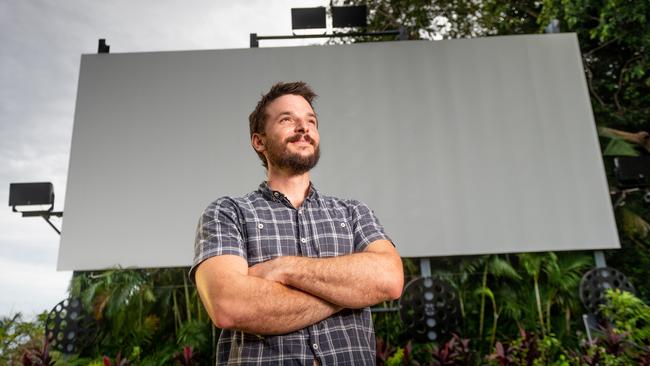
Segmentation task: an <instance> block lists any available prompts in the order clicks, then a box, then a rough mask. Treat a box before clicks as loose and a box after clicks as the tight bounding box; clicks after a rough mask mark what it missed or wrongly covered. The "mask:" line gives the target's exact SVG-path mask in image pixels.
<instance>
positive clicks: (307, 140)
mask: <svg viewBox="0 0 650 366" xmlns="http://www.w3.org/2000/svg"><path fill="white" fill-rule="evenodd" d="M287 143H303V144H309V145H313V144H314V140H313V139H312V138H311V137H309V135H303V134H297V135H293V136H291V137H289V138H288V139H287Z"/></svg>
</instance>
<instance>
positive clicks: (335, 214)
mask: <svg viewBox="0 0 650 366" xmlns="http://www.w3.org/2000/svg"><path fill="white" fill-rule="evenodd" d="M379 239H386V240H390V238H389V237H388V236H387V235H386V234H385V233H384V230H383V228H382V226H381V225H380V224H379V222H378V220H377V218H376V217H375V215H374V214H373V213H372V211H371V210H370V209H369V208H368V206H366V205H365V204H363V203H361V202H359V201H354V200H343V199H338V198H334V197H327V196H324V195H321V194H319V193H318V191H317V190H316V189H315V188H314V186H313V185H312V186H311V189H310V192H309V195H308V196H307V198H306V199H305V201H304V202H303V204H302V205H301V206H300V207H299V208H298V209H296V208H294V207H293V206H292V205H291V203H290V202H289V200H288V199H287V198H286V197H285V196H284V195H283V194H282V193H280V192H276V191H271V190H270V188H269V187H268V185H267V184H266V182H264V183H262V184H261V185H260V186H259V189H258V190H257V191H254V192H251V193H249V194H248V195H246V196H244V197H238V198H230V197H223V198H219V199H218V200H216V201H214V202H213V203H211V204H210V205H209V206H208V207H207V208H206V210H205V211H204V213H203V215H202V217H201V220H200V222H199V227H198V230H197V237H196V244H195V256H194V265H193V266H192V269H191V270H190V273H191V275H193V274H194V271H195V269H196V267H197V266H198V265H199V264H200V263H201V262H203V261H204V260H206V259H208V258H210V257H213V256H217V255H222V254H234V255H238V256H241V257H243V258H244V259H246V260H247V262H248V265H249V266H253V265H255V264H257V263H260V262H264V261H268V260H270V259H273V258H275V257H279V256H285V255H291V256H304V257H313V258H323V257H334V256H340V255H346V254H351V253H354V252H361V251H363V250H364V249H365V248H366V246H368V244H370V243H372V242H373V241H375V240H379ZM314 360H318V361H319V362H320V364H321V365H374V364H375V337H374V331H373V327H372V319H371V317H370V309H369V308H365V309H344V310H342V311H340V312H338V313H336V314H334V315H332V316H330V317H329V318H327V319H325V320H323V321H321V322H318V323H316V324H313V325H310V326H308V327H306V328H304V329H301V330H298V331H295V332H292V333H288V334H284V335H277V336H261V335H254V334H249V333H244V332H242V331H236V330H226V329H224V330H222V332H221V336H220V337H219V342H218V344H217V365H226V364H228V365H309V366H311V365H313V363H314Z"/></svg>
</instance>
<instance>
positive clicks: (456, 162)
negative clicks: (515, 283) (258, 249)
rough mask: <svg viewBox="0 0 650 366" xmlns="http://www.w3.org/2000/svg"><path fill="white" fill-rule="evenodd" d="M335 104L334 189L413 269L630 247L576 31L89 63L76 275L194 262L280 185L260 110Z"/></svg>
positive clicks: (75, 177)
mask: <svg viewBox="0 0 650 366" xmlns="http://www.w3.org/2000/svg"><path fill="white" fill-rule="evenodd" d="M293 80H304V81H307V82H308V83H309V84H311V85H312V86H313V88H314V89H315V90H316V92H317V93H318V94H319V95H320V97H319V99H318V100H317V101H316V104H315V109H316V111H317V113H318V114H319V120H320V127H319V130H320V133H321V143H322V158H321V161H320V163H319V166H318V167H316V169H315V171H314V174H313V177H312V178H313V181H314V184H315V185H316V187H318V188H319V189H320V191H321V192H323V193H325V194H329V195H335V196H339V197H350V198H356V199H359V200H362V201H365V202H366V203H368V204H369V206H370V207H372V208H373V209H374V210H375V212H376V214H377V216H378V217H379V219H380V221H381V222H382V223H383V224H384V226H385V227H386V230H387V232H388V233H389V235H390V236H391V237H392V238H393V240H394V241H395V244H396V245H397V247H398V249H399V251H400V253H401V255H402V256H404V257H421V256H443V255H465V254H480V253H497V252H499V253H503V252H526V251H545V250H582V249H605V248H617V247H619V242H618V237H617V233H616V227H615V222H614V217H613V213H612V208H611V204H610V200H609V195H608V190H607V183H606V179H605V174H604V168H603V163H602V160H601V157H600V151H599V146H598V141H597V135H596V129H595V124H594V120H593V116H592V112H591V106H590V102H589V96H588V91H587V87H586V83H585V78H584V74H583V69H582V65H581V58H580V53H579V48H578V44H577V39H576V36H575V35H574V34H555V35H531V36H513V37H493V38H482V39H473V40H450V41H440V42H428V41H400V42H388V43H372V44H356V45H338V46H314V47H288V48H266V49H265V48H262V49H237V50H209V51H183V52H156V53H132V54H97V55H84V56H83V57H82V60H81V72H80V79H79V90H78V98H77V105H76V114H75V121H74V131H73V139H72V150H71V157H70V168H69V177H68V186H67V193H66V202H65V216H64V221H63V234H62V239H61V246H60V251H59V263H58V268H59V269H60V270H88V269H101V268H106V267H111V266H116V265H120V266H123V267H131V266H135V267H165V266H187V265H189V264H190V263H191V260H192V256H193V242H194V233H195V228H196V224H197V221H198V218H199V215H200V213H201V212H202V210H203V208H204V207H205V206H206V205H207V204H208V203H209V202H211V201H212V200H213V199H215V198H217V197H220V196H223V195H241V194H244V193H247V192H249V191H252V190H253V189H255V188H256V187H257V186H258V184H259V183H260V182H262V181H263V180H264V169H263V168H262V167H261V165H260V162H259V160H258V158H257V156H256V155H255V153H254V152H253V150H252V148H251V147H250V140H249V134H248V119H247V118H248V114H249V113H250V112H251V111H252V109H253V107H254V105H255V103H256V102H257V100H258V99H259V97H260V94H261V93H262V92H265V91H267V90H268V88H269V87H270V86H271V85H272V84H273V83H274V82H277V81H293Z"/></svg>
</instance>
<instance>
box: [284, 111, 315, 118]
mask: <svg viewBox="0 0 650 366" xmlns="http://www.w3.org/2000/svg"><path fill="white" fill-rule="evenodd" d="M292 115H293V113H292V112H289V111H284V112H280V113H279V114H278V117H276V118H280V117H282V116H292ZM307 116H309V117H314V118H316V119H318V115H317V114H316V113H311V112H310V113H307Z"/></svg>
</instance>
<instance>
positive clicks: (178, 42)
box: [0, 0, 329, 317]
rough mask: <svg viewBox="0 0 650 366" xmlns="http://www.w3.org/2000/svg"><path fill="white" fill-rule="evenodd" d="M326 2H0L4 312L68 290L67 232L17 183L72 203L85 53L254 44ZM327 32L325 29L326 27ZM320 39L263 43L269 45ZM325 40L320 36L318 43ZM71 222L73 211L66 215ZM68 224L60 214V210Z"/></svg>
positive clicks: (0, 286)
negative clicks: (34, 208)
mask: <svg viewBox="0 0 650 366" xmlns="http://www.w3.org/2000/svg"><path fill="white" fill-rule="evenodd" d="M328 4H329V1H327V0H325V1H323V0H301V1H280V0H264V1H262V0H257V1H229V2H226V1H217V0H213V1H207V0H192V1H179V0H167V1H164V2H163V1H152V0H137V1H133V0H112V1H87V0H65V1H54V0H50V1H47V0H21V1H11V0H0V45H1V46H0V203H2V201H4V202H6V203H5V204H4V206H3V207H4V208H1V207H0V317H5V316H9V315H12V314H14V313H16V312H21V313H22V314H23V315H25V316H26V317H33V316H34V315H35V314H37V313H40V312H42V311H49V310H50V309H52V308H53V307H54V306H55V305H56V304H57V303H58V302H60V301H62V300H64V299H65V298H66V297H67V287H68V284H69V281H70V277H71V272H65V271H62V272H58V271H57V270H56V262H57V255H58V247H59V235H58V234H57V233H56V232H55V231H54V230H53V229H52V228H51V227H50V226H49V225H48V224H47V223H46V222H45V221H44V220H43V219H41V218H37V217H31V218H23V217H21V215H20V214H18V213H14V212H12V211H11V207H9V206H8V202H9V184H10V183H21V182H52V183H53V185H54V193H55V208H54V209H55V210H56V211H64V216H65V207H64V203H65V190H66V179H67V171H68V161H69V152H70V144H71V137H72V125H73V120H74V108H75V101H76V93H77V82H78V76H79V63H80V59H81V55H82V54H91V53H96V52H97V42H98V39H100V38H105V39H106V40H107V41H106V42H107V44H108V45H110V47H111V49H110V52H111V53H124V52H152V51H172V50H173V51H177V50H199V49H228V48H248V47H249V34H250V33H258V34H259V35H288V34H291V11H290V9H291V8H297V7H314V6H327V5H328ZM321 32H322V31H321ZM316 42H319V41H318V40H290V41H261V42H260V46H261V47H273V46H290V45H307V44H314V43H316ZM320 42H322V41H320ZM63 220H65V218H64V219H63ZM52 221H53V223H54V225H56V226H57V227H59V228H60V227H61V226H62V221H61V219H58V218H53V219H52Z"/></svg>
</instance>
